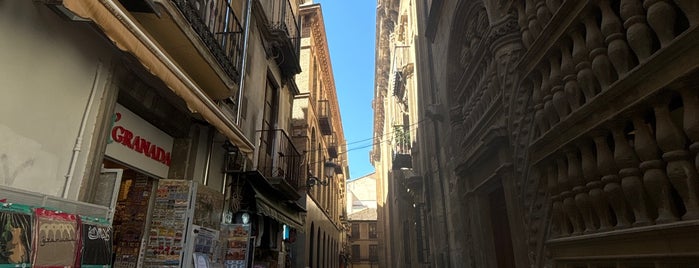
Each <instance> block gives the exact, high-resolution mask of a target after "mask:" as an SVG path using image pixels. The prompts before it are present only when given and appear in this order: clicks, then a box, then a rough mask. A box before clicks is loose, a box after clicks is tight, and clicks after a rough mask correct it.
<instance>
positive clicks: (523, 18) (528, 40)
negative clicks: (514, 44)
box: [517, 2, 534, 48]
mask: <svg viewBox="0 0 699 268" xmlns="http://www.w3.org/2000/svg"><path fill="white" fill-rule="evenodd" d="M517 24H519V30H520V32H521V33H522V43H523V44H524V47H525V48H529V47H531V45H532V42H534V38H532V34H531V33H530V32H529V21H528V20H527V12H526V11H525V10H524V4H523V3H522V2H518V4H517Z"/></svg>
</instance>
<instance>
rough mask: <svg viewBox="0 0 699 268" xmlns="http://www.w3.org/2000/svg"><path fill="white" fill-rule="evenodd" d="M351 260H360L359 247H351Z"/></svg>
mask: <svg viewBox="0 0 699 268" xmlns="http://www.w3.org/2000/svg"><path fill="white" fill-rule="evenodd" d="M352 260H354V261H359V260H361V248H360V247H359V245H352Z"/></svg>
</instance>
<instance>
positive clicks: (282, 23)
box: [259, 0, 301, 56]
mask: <svg viewBox="0 0 699 268" xmlns="http://www.w3.org/2000/svg"><path fill="white" fill-rule="evenodd" d="M259 2H260V4H261V5H262V7H263V9H264V12H265V14H266V15H267V20H268V22H269V28H270V30H272V31H280V32H283V33H284V35H285V36H286V37H288V38H289V40H290V42H291V44H292V50H293V51H294V53H295V54H296V56H298V54H299V48H300V47H301V35H300V34H301V31H300V30H299V23H298V20H297V19H296V14H294V8H293V5H291V1H290V0H259Z"/></svg>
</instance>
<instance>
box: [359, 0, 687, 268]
mask: <svg viewBox="0 0 699 268" xmlns="http://www.w3.org/2000/svg"><path fill="white" fill-rule="evenodd" d="M379 5H380V6H379V13H378V14H377V32H379V31H380V32H381V34H378V35H377V37H379V39H377V79H376V81H377V85H376V92H377V93H376V95H375V103H374V108H375V112H376V116H375V138H377V137H383V138H385V137H386V133H387V130H388V129H389V128H387V127H385V124H393V123H391V122H390V121H389V120H388V118H390V114H391V113H392V111H391V109H390V105H391V104H390V103H392V101H391V100H387V97H386V96H388V95H390V90H391V89H392V88H395V86H392V85H395V84H396V82H395V81H396V80H397V79H394V78H393V75H394V72H392V71H390V70H392V69H396V68H395V67H394V66H395V65H396V64H395V62H396V61H397V60H394V57H400V53H396V52H394V51H392V49H393V48H394V47H397V45H396V44H399V45H403V43H399V42H398V41H397V40H399V39H400V36H401V33H400V28H401V25H403V21H404V20H403V18H404V17H403V14H407V16H406V18H408V19H407V21H408V25H410V27H412V28H413V30H415V29H417V31H414V32H413V35H409V38H414V39H413V43H412V45H413V46H414V48H415V49H414V51H412V52H411V57H414V58H415V61H414V62H415V68H414V70H413V71H414V72H415V74H414V75H415V79H416V81H415V82H414V83H412V84H413V85H414V86H416V90H415V92H416V94H417V99H418V100H419V102H418V103H417V104H416V105H415V106H414V107H416V110H417V111H415V115H416V119H415V120H413V122H421V123H419V124H417V125H419V126H420V127H417V130H416V131H415V132H416V133H414V135H413V136H411V137H412V138H413V139H412V140H411V141H412V142H414V144H413V148H412V151H411V154H410V156H411V164H412V166H411V168H410V170H411V171H410V172H411V175H410V176H408V177H405V178H406V180H403V181H402V182H404V184H403V185H405V188H403V189H400V187H401V184H400V181H397V180H396V176H395V172H393V171H388V170H386V169H384V170H383V171H382V173H385V174H389V172H390V173H391V174H393V177H391V176H390V174H389V175H386V177H384V178H386V179H383V181H384V182H383V185H384V186H383V187H384V189H388V191H389V192H388V193H383V195H382V194H380V197H381V196H383V197H384V198H387V200H385V201H383V202H386V203H390V202H392V201H393V200H400V198H399V197H396V196H393V197H392V196H391V194H392V192H390V191H391V189H399V190H396V191H398V192H401V191H403V192H407V190H408V189H410V190H411V191H410V192H413V193H415V195H414V196H411V198H412V202H414V204H415V207H416V208H417V209H416V210H413V211H412V212H410V211H407V212H408V213H401V212H403V211H405V210H403V209H402V208H405V207H408V206H401V205H398V206H396V207H394V208H390V207H391V206H390V205H388V204H387V205H386V206H388V207H389V209H388V211H386V212H384V214H383V215H385V216H382V212H381V207H382V204H381V203H382V200H379V208H380V209H379V215H378V218H379V225H380V226H381V227H380V230H381V228H384V230H389V227H394V228H395V227H400V226H402V224H403V222H404V221H406V220H407V221H413V222H417V223H420V222H424V223H425V224H422V225H421V228H422V230H414V231H413V230H409V231H410V232H414V233H409V234H406V235H403V236H401V239H405V236H413V235H415V236H418V237H420V236H422V237H423V238H424V239H423V240H416V241H423V242H424V243H423V244H422V245H421V246H418V247H417V248H414V249H412V248H411V249H408V248H405V247H402V249H404V250H397V248H396V247H398V248H401V246H398V243H396V242H395V240H394V241H393V242H391V239H393V238H392V237H391V236H384V237H387V241H383V242H380V243H384V245H380V247H382V248H384V249H385V250H386V251H385V254H383V255H382V256H385V257H386V263H387V264H388V265H389V266H388V267H420V266H429V267H635V266H638V267H642V266H656V267H657V266H677V267H691V266H692V265H693V264H695V263H697V262H698V261H699V251H697V248H699V245H698V244H697V242H696V241H695V240H693V239H691V238H690V237H691V235H689V234H691V233H694V232H696V230H697V228H699V225H697V222H696V221H695V219H696V218H697V216H696V215H697V214H696V209H695V208H696V207H697V201H696V200H697V198H696V195H697V186H696V185H697V181H696V179H697V168H698V166H697V161H696V160H697V150H696V148H695V147H696V144H697V138H698V137H697V131H696V128H697V127H696V126H697V125H698V124H699V120H698V118H697V116H696V114H697V109H696V107H697V103H698V102H697V101H698V99H697V90H696V88H695V86H694V85H695V82H694V81H695V77H696V70H697V66H699V61H698V60H697V58H696V57H694V56H693V55H695V54H696V53H699V50H698V49H697V46H696V44H695V42H696V38H695V35H697V34H698V33H699V32H698V30H697V24H699V17H698V16H697V10H699V7H698V6H697V4H696V3H695V1H634V0H628V1H627V0H622V1H535V0H531V1H530V0H527V1H451V0H433V1H423V2H420V1H398V0H396V1H380V2H379ZM406 6H410V7H412V8H411V9H413V10H414V12H407V13H404V12H403V10H404V7H406ZM411 14H412V15H411ZM411 19H415V20H414V21H413V22H412V23H411ZM379 25H380V26H379ZM410 27H409V28H410ZM384 39H385V40H384ZM408 45H411V44H408ZM398 65H399V66H400V64H398ZM384 70H385V71H384ZM400 71H402V70H400ZM406 88H407V87H406ZM412 112H413V111H412V110H410V111H409V112H408V114H410V113H412ZM411 116H413V115H411ZM411 120H412V119H411ZM382 124H383V125H382ZM386 150H387V149H386V148H384V147H380V146H377V147H375V151H374V152H373V155H372V157H374V159H375V163H379V165H381V166H385V164H383V163H385V162H386V161H388V160H384V158H385V157H387V156H390V155H391V154H389V153H388V152H386ZM379 157H380V159H378V160H376V159H377V158H379ZM381 161H383V162H381ZM393 165H395V161H394V163H393ZM390 170H393V169H390ZM378 172H379V169H378V167H377V173H378ZM413 174H414V175H413ZM378 176H379V177H381V176H382V174H380V175H378ZM379 180H380V181H381V180H382V179H379ZM381 184H382V183H380V185H381ZM410 185H414V186H415V187H411V186H410ZM380 187H381V186H380ZM399 203H400V202H399ZM392 211H398V213H397V214H392V213H393V212H392ZM396 215H397V216H398V217H397V218H396V217H395V216H396ZM421 219H423V220H422V221H421ZM382 221H384V222H387V223H382ZM449 234H456V235H449ZM379 237H380V238H381V237H382V233H381V232H380V233H379ZM411 247H412V246H411ZM407 253H412V254H413V255H415V256H424V257H425V258H424V259H423V260H422V261H419V262H418V263H415V262H414V260H409V259H408V258H405V256H406V255H401V254H407ZM408 261H410V263H407V262H408Z"/></svg>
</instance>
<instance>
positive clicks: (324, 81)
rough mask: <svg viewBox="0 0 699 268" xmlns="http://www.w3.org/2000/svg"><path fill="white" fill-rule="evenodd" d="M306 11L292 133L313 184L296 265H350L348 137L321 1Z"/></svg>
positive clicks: (303, 11)
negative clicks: (347, 200)
mask: <svg viewBox="0 0 699 268" xmlns="http://www.w3.org/2000/svg"><path fill="white" fill-rule="evenodd" d="M300 15H301V20H302V22H303V24H302V35H301V36H302V39H301V59H300V64H301V68H302V69H303V72H302V73H301V74H299V75H297V76H296V83H297V85H298V88H299V92H300V93H301V94H299V95H298V96H296V97H295V98H294V100H293V108H292V115H293V118H292V122H291V125H292V132H291V133H292V138H293V140H294V144H295V146H296V147H297V149H298V150H299V151H302V152H303V153H304V166H305V167H306V168H307V171H308V172H307V175H308V179H309V181H308V182H312V183H313V185H312V186H310V185H309V186H308V187H306V188H305V189H304V191H305V194H306V198H305V205H306V209H307V210H308V212H309V213H308V214H307V215H306V224H305V226H304V227H305V229H306V232H305V233H304V237H303V238H301V241H302V242H300V243H297V244H296V245H294V251H295V252H296V254H297V255H299V256H302V257H301V258H299V259H297V261H296V262H295V263H294V265H295V266H297V267H345V266H344V265H345V262H346V249H347V238H346V232H347V230H346V220H347V212H346V211H345V207H346V187H345V180H346V178H347V177H349V174H348V167H347V154H346V141H345V137H344V132H343V129H342V118H341V116H340V109H339V103H338V100H337V95H336V88H335V80H334V77H333V70H332V62H331V59H330V53H329V50H328V44H327V40H326V36H325V25H324V21H323V15H322V8H321V5H320V4H312V3H305V4H303V5H301V8H300ZM323 128H326V129H323ZM324 130H325V131H329V132H325V133H324ZM333 151H334V152H333ZM326 166H330V167H334V168H332V170H333V173H335V174H334V175H331V174H329V173H326ZM311 178H312V179H311Z"/></svg>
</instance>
